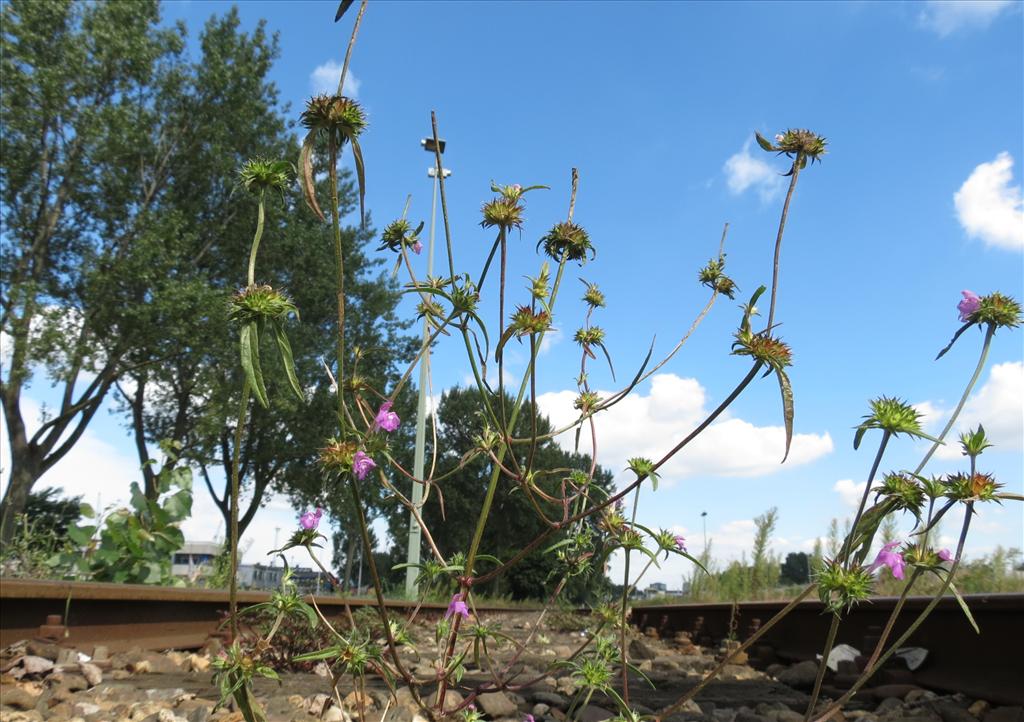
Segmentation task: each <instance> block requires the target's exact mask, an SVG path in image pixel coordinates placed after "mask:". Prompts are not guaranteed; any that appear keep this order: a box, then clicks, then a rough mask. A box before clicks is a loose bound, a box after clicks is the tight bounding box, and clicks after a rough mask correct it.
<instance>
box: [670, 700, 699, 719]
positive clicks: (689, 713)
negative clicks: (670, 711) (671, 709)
mask: <svg viewBox="0 0 1024 722" xmlns="http://www.w3.org/2000/svg"><path fill="white" fill-rule="evenodd" d="M676 714H680V715H683V716H685V717H686V718H687V719H689V718H691V717H693V716H694V715H698V716H701V715H703V714H704V710H702V709H701V708H700V705H699V704H697V703H696V702H694V701H693V700H692V699H688V700H686V701H685V702H683V704H682V706H681V707H680V708H679V711H678V712H677V713H676ZM672 716H673V717H674V716H675V715H672ZM670 718H671V717H670Z"/></svg>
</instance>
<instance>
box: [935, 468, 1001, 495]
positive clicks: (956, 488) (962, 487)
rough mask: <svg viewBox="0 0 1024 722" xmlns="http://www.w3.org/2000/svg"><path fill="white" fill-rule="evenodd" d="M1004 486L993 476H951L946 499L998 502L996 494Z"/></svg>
mask: <svg viewBox="0 0 1024 722" xmlns="http://www.w3.org/2000/svg"><path fill="white" fill-rule="evenodd" d="M1002 486H1003V485H1002V484H999V483H997V482H996V480H995V477H994V476H992V474H982V473H981V472H976V473H974V474H964V473H960V474H951V475H949V476H947V477H946V497H947V498H948V499H952V500H953V501H998V499H997V498H996V492H997V491H998V490H999V489H1000V488H1002Z"/></svg>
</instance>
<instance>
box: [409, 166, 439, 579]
mask: <svg viewBox="0 0 1024 722" xmlns="http://www.w3.org/2000/svg"><path fill="white" fill-rule="evenodd" d="M438 183H440V179H439V178H438V177H437V176H436V175H435V176H434V184H433V185H434V191H433V197H432V198H431V201H430V238H429V240H428V242H427V276H430V275H432V274H433V272H434V225H435V223H436V220H437V184H438ZM429 337H430V328H429V326H428V325H427V319H425V318H424V319H423V344H424V345H426V343H427V339H428V338H429ZM429 373H430V349H427V350H426V352H425V353H424V354H423V358H422V359H421V360H420V389H419V401H418V403H417V405H416V453H415V456H414V457H413V464H412V475H413V476H414V477H415V478H417V479H422V478H423V473H424V472H423V467H424V463H423V461H424V460H423V457H424V455H425V447H426V442H427V382H428V376H429ZM422 502H423V485H422V484H419V483H417V482H415V481H414V482H413V483H412V503H413V505H414V506H415V507H416V508H417V509H419V508H420V504H422ZM406 561H407V562H408V563H409V564H410V566H408V567H406V568H405V595H406V596H407V597H409V598H412V597H414V596H416V577H417V576H418V575H419V570H418V569H416V568H415V567H413V566H411V565H413V564H419V563H420V525H419V524H418V523H417V522H416V519H415V517H413V515H412V512H411V511H410V512H409V553H408V556H407V557H406Z"/></svg>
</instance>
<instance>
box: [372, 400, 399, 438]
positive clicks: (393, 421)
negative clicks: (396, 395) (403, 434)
mask: <svg viewBox="0 0 1024 722" xmlns="http://www.w3.org/2000/svg"><path fill="white" fill-rule="evenodd" d="M400 423H402V420H401V419H400V418H398V414H396V413H395V412H394V411H392V410H391V402H390V401H385V402H384V403H383V404H381V405H380V411H378V412H377V418H375V419H374V420H373V428H374V429H384V430H385V431H394V430H395V429H397V428H398V425H399V424H400Z"/></svg>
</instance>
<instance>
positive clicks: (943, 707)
mask: <svg viewBox="0 0 1024 722" xmlns="http://www.w3.org/2000/svg"><path fill="white" fill-rule="evenodd" d="M928 706H929V707H931V709H932V710H934V711H935V712H937V713H938V715H939V717H941V718H942V722H975V717H974V715H972V714H971V713H970V712H968V711H967V709H966V708H965V707H962V706H960V705H958V704H956V703H955V702H952V701H950V700H935V701H933V702H931V703H930V704H929V705H928Z"/></svg>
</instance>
